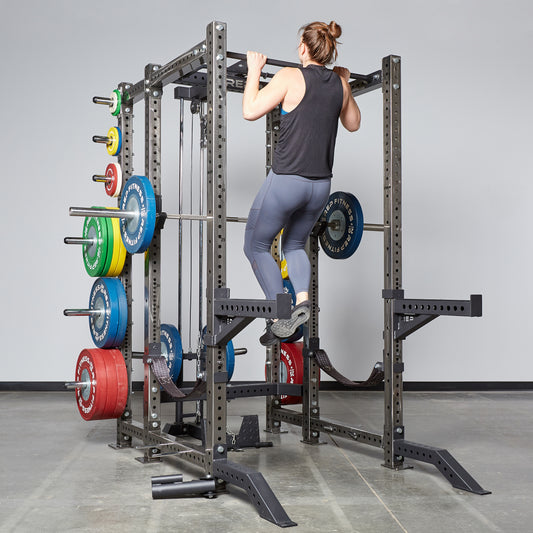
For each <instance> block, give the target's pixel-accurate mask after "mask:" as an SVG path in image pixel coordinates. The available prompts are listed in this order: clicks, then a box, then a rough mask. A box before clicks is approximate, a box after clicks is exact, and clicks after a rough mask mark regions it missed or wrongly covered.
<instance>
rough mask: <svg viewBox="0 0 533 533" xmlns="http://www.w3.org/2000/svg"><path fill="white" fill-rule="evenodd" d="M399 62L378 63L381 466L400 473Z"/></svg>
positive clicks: (397, 59)
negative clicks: (381, 212) (380, 92)
mask: <svg viewBox="0 0 533 533" xmlns="http://www.w3.org/2000/svg"><path fill="white" fill-rule="evenodd" d="M400 68H401V62H400V57H398V56H388V57H385V58H383V70H382V72H383V85H382V90H383V173H384V174H383V199H384V205H383V209H384V224H385V232H384V259H385V265H384V291H383V298H384V334H383V338H384V350H383V370H384V374H385V377H384V379H385V423H384V431H383V448H384V454H385V463H384V466H386V467H389V468H401V467H402V466H403V457H400V456H395V455H394V440H395V439H399V438H403V436H404V425H403V405H402V404H403V378H402V372H403V355H402V342H401V341H397V340H395V339H394V309H393V303H394V302H393V299H394V298H395V297H398V296H399V295H403V291H402V158H401V76H400V73H401V71H400Z"/></svg>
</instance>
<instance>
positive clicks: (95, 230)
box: [81, 217, 107, 278]
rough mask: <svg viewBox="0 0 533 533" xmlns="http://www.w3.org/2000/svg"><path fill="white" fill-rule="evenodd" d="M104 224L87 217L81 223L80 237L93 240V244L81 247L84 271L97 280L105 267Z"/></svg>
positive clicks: (97, 219)
mask: <svg viewBox="0 0 533 533" xmlns="http://www.w3.org/2000/svg"><path fill="white" fill-rule="evenodd" d="M104 227H105V224H104V222H103V220H102V219H100V218H95V217H87V218H85V221H84V223H83V231H82V237H83V238H84V239H93V240H94V242H93V244H84V245H83V246H82V249H81V251H82V257H83V264H84V266H85V270H86V272H87V274H89V276H91V277H93V278H97V277H98V276H100V274H101V273H102V270H103V269H104V266H105V261H106V254H107V243H104V229H107V227H105V228H104Z"/></svg>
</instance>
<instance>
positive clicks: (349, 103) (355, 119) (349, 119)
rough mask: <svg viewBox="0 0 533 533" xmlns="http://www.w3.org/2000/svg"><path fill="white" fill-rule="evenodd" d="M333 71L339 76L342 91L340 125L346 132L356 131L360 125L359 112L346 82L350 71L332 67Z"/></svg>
mask: <svg viewBox="0 0 533 533" xmlns="http://www.w3.org/2000/svg"><path fill="white" fill-rule="evenodd" d="M333 70H334V72H336V73H337V74H338V75H339V77H340V79H341V81H342V89H343V91H344V96H343V98H344V99H343V102H342V110H341V115H340V119H341V122H342V125H343V126H344V127H345V128H346V129H347V130H348V131H357V130H358V129H359V126H360V125H361V111H360V110H359V106H358V105H357V103H356V102H355V100H354V97H353V95H352V89H351V88H350V84H349V83H348V80H349V79H350V71H349V70H348V69H347V68H344V67H334V68H333Z"/></svg>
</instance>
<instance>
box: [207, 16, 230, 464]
mask: <svg viewBox="0 0 533 533" xmlns="http://www.w3.org/2000/svg"><path fill="white" fill-rule="evenodd" d="M206 54H207V61H206V63H207V215H208V216H209V217H210V218H209V219H208V220H207V306H206V312H207V335H209V336H212V335H214V334H215V333H217V331H216V329H217V326H218V323H217V317H216V316H215V314H214V300H215V296H216V293H217V289H222V288H224V287H226V169H227V163H226V88H227V87H226V78H227V72H226V24H224V23H221V22H216V21H215V22H212V23H210V24H209V25H208V26H207V31H206ZM226 380H227V374H226V349H225V346H220V345H217V346H207V350H206V386H207V390H206V402H205V403H206V410H205V417H206V438H205V446H206V449H205V470H206V474H207V475H212V474H213V460H214V459H218V458H225V457H227V448H226V409H227V405H226Z"/></svg>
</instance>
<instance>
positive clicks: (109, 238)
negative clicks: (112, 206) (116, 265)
mask: <svg viewBox="0 0 533 533" xmlns="http://www.w3.org/2000/svg"><path fill="white" fill-rule="evenodd" d="M100 209H105V208H103V207H100ZM102 221H103V227H104V228H106V229H105V232H104V233H105V238H104V241H105V242H106V244H107V247H106V260H105V264H104V268H103V270H102V273H101V274H100V275H101V276H109V270H110V268H111V263H112V261H113V248H114V242H113V239H114V235H113V223H112V222H111V219H110V218H102Z"/></svg>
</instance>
